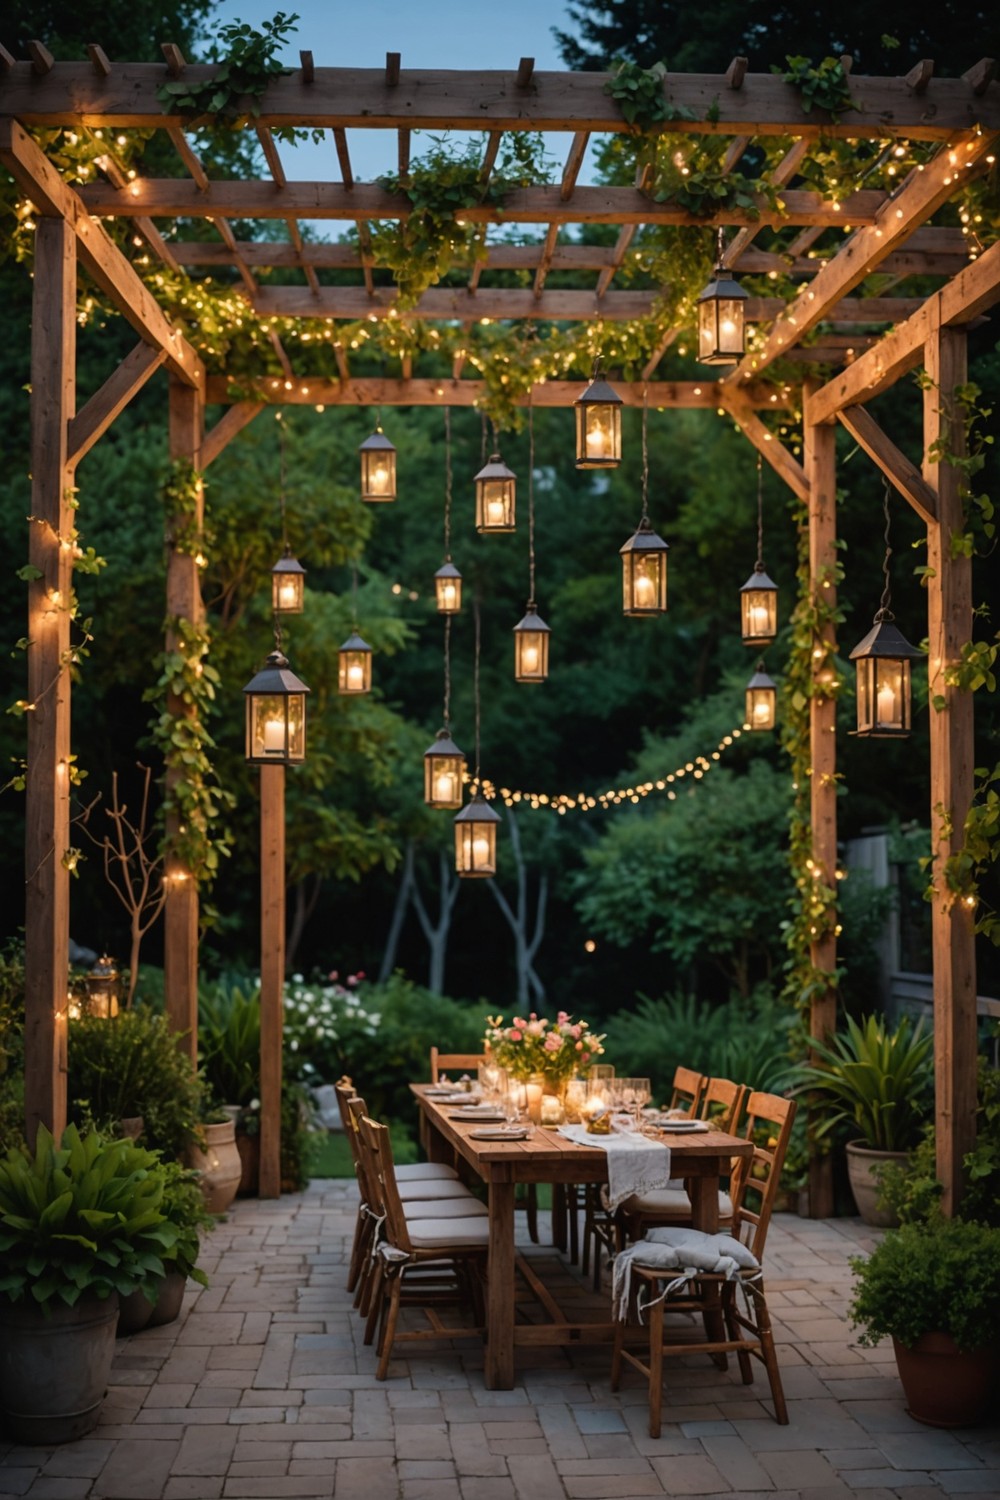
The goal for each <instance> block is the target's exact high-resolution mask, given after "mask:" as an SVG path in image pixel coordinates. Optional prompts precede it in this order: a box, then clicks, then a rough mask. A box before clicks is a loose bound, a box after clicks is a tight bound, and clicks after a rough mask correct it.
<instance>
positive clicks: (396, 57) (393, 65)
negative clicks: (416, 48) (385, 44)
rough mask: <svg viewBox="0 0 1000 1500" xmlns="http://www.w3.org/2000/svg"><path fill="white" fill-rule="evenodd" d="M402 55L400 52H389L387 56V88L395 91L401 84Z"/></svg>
mask: <svg viewBox="0 0 1000 1500" xmlns="http://www.w3.org/2000/svg"><path fill="white" fill-rule="evenodd" d="M400 61H401V55H400V53H398V52H387V53H386V54H385V86H386V88H387V89H394V88H395V87H396V86H397V84H398V83H399V64H400Z"/></svg>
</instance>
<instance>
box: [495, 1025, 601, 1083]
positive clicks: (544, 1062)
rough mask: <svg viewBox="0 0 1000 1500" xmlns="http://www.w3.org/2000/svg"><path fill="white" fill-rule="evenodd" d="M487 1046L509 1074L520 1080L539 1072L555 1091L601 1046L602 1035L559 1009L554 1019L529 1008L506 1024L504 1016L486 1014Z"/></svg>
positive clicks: (583, 1066)
mask: <svg viewBox="0 0 1000 1500" xmlns="http://www.w3.org/2000/svg"><path fill="white" fill-rule="evenodd" d="M486 1020H487V1028H486V1036H485V1038H484V1040H485V1043H486V1047H487V1048H488V1050H489V1052H490V1053H491V1054H492V1056H493V1057H494V1058H495V1060H496V1062H497V1063H498V1065H499V1066H500V1067H501V1068H503V1069H504V1071H505V1072H506V1073H507V1074H508V1075H509V1076H510V1077H512V1078H519V1079H521V1080H522V1081H524V1080H526V1079H529V1078H531V1077H533V1076H534V1075H535V1074H538V1073H540V1074H541V1075H542V1077H543V1078H544V1079H545V1081H546V1083H547V1084H548V1085H549V1088H550V1090H551V1091H552V1092H553V1093H558V1092H559V1091H560V1089H561V1088H562V1087H563V1085H564V1084H566V1083H567V1082H568V1081H569V1079H570V1078H572V1076H573V1074H574V1073H575V1072H576V1070H577V1069H578V1068H585V1067H587V1065H588V1064H589V1063H590V1062H591V1061H592V1060H593V1058H595V1057H597V1056H599V1055H600V1054H601V1053H602V1052H603V1051H604V1048H603V1046H602V1045H601V1043H602V1042H603V1041H604V1037H603V1036H597V1035H595V1033H594V1032H592V1031H591V1030H590V1028H589V1026H588V1024H587V1022H586V1021H574V1020H573V1018H572V1016H570V1015H568V1014H567V1012H566V1011H564V1010H561V1011H560V1012H559V1014H558V1015H557V1016H556V1019H555V1021H549V1020H547V1019H546V1018H545V1017H544V1016H542V1017H539V1016H536V1015H535V1012H534V1011H532V1012H531V1015H530V1016H529V1017H528V1018H527V1020H525V1019H524V1017H522V1016H515V1017H514V1019H513V1021H512V1022H511V1024H510V1025H509V1026H505V1025H504V1024H503V1016H487V1018H486Z"/></svg>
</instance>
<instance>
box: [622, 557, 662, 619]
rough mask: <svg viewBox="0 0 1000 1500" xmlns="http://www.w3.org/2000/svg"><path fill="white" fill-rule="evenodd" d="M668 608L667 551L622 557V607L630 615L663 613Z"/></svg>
mask: <svg viewBox="0 0 1000 1500" xmlns="http://www.w3.org/2000/svg"><path fill="white" fill-rule="evenodd" d="M666 607H667V554H666V551H662V552H661V551H656V552H653V551H650V552H643V551H633V552H626V553H624V554H623V556H622V608H623V610H624V612H625V614H627V615H657V614H662V613H663V611H664V610H665V609H666Z"/></svg>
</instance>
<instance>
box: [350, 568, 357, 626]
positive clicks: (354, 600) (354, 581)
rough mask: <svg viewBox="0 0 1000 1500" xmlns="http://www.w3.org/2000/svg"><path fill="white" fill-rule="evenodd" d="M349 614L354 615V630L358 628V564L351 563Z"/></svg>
mask: <svg viewBox="0 0 1000 1500" xmlns="http://www.w3.org/2000/svg"><path fill="white" fill-rule="evenodd" d="M351 614H352V615H353V616H354V632H355V634H357V629H358V565H357V563H356V562H352V563H351Z"/></svg>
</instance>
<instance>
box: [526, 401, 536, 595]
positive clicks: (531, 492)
mask: <svg viewBox="0 0 1000 1500" xmlns="http://www.w3.org/2000/svg"><path fill="white" fill-rule="evenodd" d="M534 418H535V409H534V407H533V406H532V404H531V392H530V391H529V392H528V610H529V612H532V613H533V612H534V608H535V420H534Z"/></svg>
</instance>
